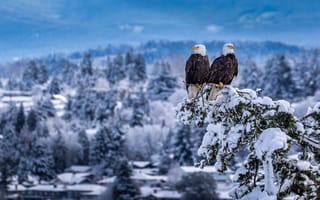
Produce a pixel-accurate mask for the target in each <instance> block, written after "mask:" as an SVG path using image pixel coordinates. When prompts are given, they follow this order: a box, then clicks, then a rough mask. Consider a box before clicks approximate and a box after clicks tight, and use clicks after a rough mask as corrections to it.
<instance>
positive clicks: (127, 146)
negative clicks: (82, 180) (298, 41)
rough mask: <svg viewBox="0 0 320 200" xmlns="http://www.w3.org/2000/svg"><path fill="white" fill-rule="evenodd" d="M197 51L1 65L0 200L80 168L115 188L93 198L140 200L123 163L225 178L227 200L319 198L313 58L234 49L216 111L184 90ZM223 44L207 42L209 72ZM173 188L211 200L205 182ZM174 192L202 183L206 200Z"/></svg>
mask: <svg viewBox="0 0 320 200" xmlns="http://www.w3.org/2000/svg"><path fill="white" fill-rule="evenodd" d="M194 43H195V42H193V41H180V42H170V41H150V42H147V43H144V44H141V45H138V46H131V45H122V46H121V45H120V46H112V45H109V46H107V47H100V48H96V49H89V50H87V51H84V52H73V53H70V54H53V55H48V56H45V57H39V58H25V59H20V60H17V61H14V62H10V63H2V64H1V68H2V72H1V73H0V76H1V81H0V98H1V101H0V115H1V116H0V187H1V188H0V191H1V192H0V196H2V197H3V198H4V199H6V198H5V197H6V195H7V193H8V189H9V188H10V185H19V184H21V185H25V186H26V185H28V183H30V182H31V179H32V180H36V183H37V184H41V183H43V184H51V183H52V182H51V181H52V180H54V179H55V178H56V177H57V175H58V174H61V173H63V172H64V171H65V169H67V168H69V167H71V166H74V165H81V166H90V167H91V168H92V173H93V174H94V179H95V180H96V181H98V180H100V179H102V178H104V177H116V180H115V181H114V183H113V186H112V191H111V192H110V188H109V187H108V190H107V189H106V191H105V192H103V193H102V194H101V195H100V197H98V198H100V199H128V200H130V199H143V198H140V197H141V192H142V191H141V189H139V187H138V186H137V184H136V183H135V182H134V181H133V180H132V179H130V177H131V172H132V166H131V164H130V163H131V161H148V162H150V163H152V164H153V165H154V166H156V168H157V172H156V174H157V175H168V174H171V176H173V177H175V176H177V177H178V174H180V172H178V171H177V170H175V169H177V166H192V167H194V168H199V169H201V168H202V167H205V166H214V167H215V168H216V169H217V170H218V171H219V172H221V173H225V172H226V171H231V174H232V176H231V178H232V188H231V189H230V191H228V192H229V199H319V198H320V196H319V194H320V174H319V171H320V169H319V166H320V165H319V163H320V154H319V152H320V103H319V102H320V89H319V85H320V51H319V49H308V48H302V47H298V46H292V45H286V44H283V43H277V42H241V41H235V42H234V44H235V47H236V50H235V54H236V55H237V58H238V61H239V76H238V77H237V78H236V79H235V80H234V82H233V84H232V86H227V87H225V88H224V89H222V90H221V92H219V94H218V98H217V100H216V101H213V102H208V101H206V100H205V98H202V97H199V98H198V99H197V100H196V101H194V102H190V101H188V100H187V99H186V90H185V85H184V82H183V81H184V67H185V62H186V60H187V58H188V56H189V55H190V53H191V47H192V45H193V44H194ZM223 43H224V42H223V41H212V42H206V43H205V44H206V46H207V52H208V55H209V58H210V62H212V61H213V59H214V58H215V57H216V56H218V55H220V54H221V47H222V45H223ZM203 92H204V93H205V92H206V91H203ZM172 174H173V175H172ZM198 175H199V174H198ZM168 176H169V175H168ZM199 176H201V175H199ZM171 179H172V178H171ZM180 179H181V180H182V181H180V182H179V180H178V178H177V180H171V181H172V182H173V183H172V185H174V186H172V187H173V188H175V190H177V191H179V192H180V193H181V194H182V197H181V199H194V200H197V199H219V197H218V196H217V194H216V192H217V193H218V192H219V191H217V190H216V183H215V182H214V181H213V182H212V181H211V180H206V179H207V177H206V176H201V177H196V176H194V177H191V176H182V178H180ZM183 181H187V182H190V184H191V185H192V183H194V184H195V185H197V184H199V185H201V182H206V181H207V182H208V184H206V185H205V186H204V188H203V190H204V191H206V192H205V194H203V195H204V196H199V195H198V196H193V197H192V195H190V194H188V191H189V190H192V189H189V190H188V189H186V188H187V187H188V186H185V185H184V184H182V183H183ZM210 181H211V182H210ZM209 183H210V184H209ZM193 189H194V188H193ZM194 190H195V191H196V189H194ZM211 190H213V191H211ZM115 191H116V192H115ZM110 193H112V194H113V195H110ZM211 193H212V194H211ZM208 194H210V195H211V196H210V195H208ZM110 196H112V197H110ZM190 196H191V197H190ZM179 198H180V197H179ZM220 198H221V199H222V197H221V196H220ZM0 199H1V198H0ZM144 199H146V198H144ZM150 199H151V198H150ZM226 199H228V198H226Z"/></svg>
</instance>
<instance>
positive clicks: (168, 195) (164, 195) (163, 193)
mask: <svg viewBox="0 0 320 200" xmlns="http://www.w3.org/2000/svg"><path fill="white" fill-rule="evenodd" d="M152 196H154V197H156V198H157V199H181V197H182V194H181V193H179V192H178V191H175V190H159V191H158V192H156V193H152Z"/></svg>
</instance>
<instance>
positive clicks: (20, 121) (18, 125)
mask: <svg viewBox="0 0 320 200" xmlns="http://www.w3.org/2000/svg"><path fill="white" fill-rule="evenodd" d="M25 121H26V116H25V114H24V107H23V104H20V107H19V111H18V113H17V119H16V123H15V128H16V131H17V133H20V132H21V130H22V128H23V127H24V124H25Z"/></svg>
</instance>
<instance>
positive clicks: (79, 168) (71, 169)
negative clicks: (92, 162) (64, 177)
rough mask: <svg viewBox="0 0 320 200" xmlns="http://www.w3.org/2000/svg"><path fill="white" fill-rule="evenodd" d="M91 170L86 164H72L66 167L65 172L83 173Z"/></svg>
mask: <svg viewBox="0 0 320 200" xmlns="http://www.w3.org/2000/svg"><path fill="white" fill-rule="evenodd" d="M90 170H91V167H90V166H86V165H73V166H71V167H69V168H68V169H66V170H65V171H66V172H72V173H85V172H89V171H90Z"/></svg>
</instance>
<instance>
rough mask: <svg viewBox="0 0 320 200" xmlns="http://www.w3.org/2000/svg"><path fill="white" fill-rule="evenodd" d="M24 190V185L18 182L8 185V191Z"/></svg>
mask: <svg viewBox="0 0 320 200" xmlns="http://www.w3.org/2000/svg"><path fill="white" fill-rule="evenodd" d="M24 190H26V187H24V186H23V185H20V184H15V185H9V186H8V191H10V192H14V191H24Z"/></svg>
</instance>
